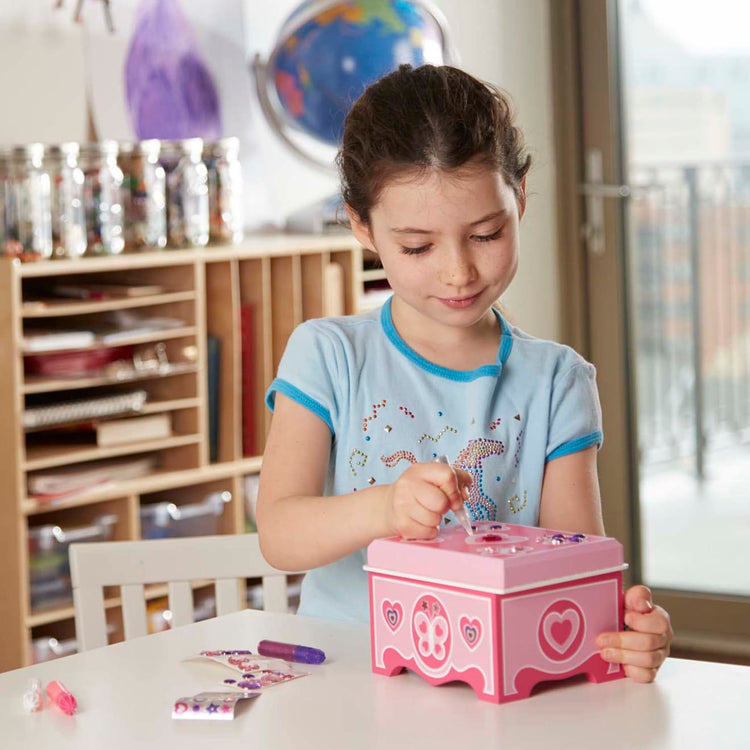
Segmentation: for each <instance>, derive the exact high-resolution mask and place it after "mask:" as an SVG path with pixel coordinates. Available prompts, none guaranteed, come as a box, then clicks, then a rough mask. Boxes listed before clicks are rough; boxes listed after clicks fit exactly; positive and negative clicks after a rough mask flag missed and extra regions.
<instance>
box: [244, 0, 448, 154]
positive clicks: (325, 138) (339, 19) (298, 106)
mask: <svg viewBox="0 0 750 750" xmlns="http://www.w3.org/2000/svg"><path fill="white" fill-rule="evenodd" d="M451 57H452V55H451V51H450V47H449V43H448V38H447V28H446V24H445V21H444V19H443V17H442V15H441V14H440V12H439V11H438V10H437V9H436V8H434V7H433V6H432V5H430V4H429V3H427V2H424V1H423V0H360V1H359V2H355V1H353V0H352V1H348V2H342V1H341V0H313V1H312V2H304V3H302V4H301V5H299V6H298V7H297V8H296V9H295V10H294V11H293V12H292V13H291V15H290V16H289V17H288V18H287V19H286V21H285V22H284V23H283V25H282V28H281V31H280V32H279V35H278V39H277V41H276V43H275V45H274V47H273V50H272V52H271V54H270V56H269V58H268V62H267V63H263V61H262V60H261V59H260V57H259V56H256V58H255V61H254V71H255V77H256V85H257V88H258V95H259V99H260V102H261V106H262V109H263V112H264V114H265V116H266V119H267V120H268V121H269V123H270V125H271V127H272V129H273V130H274V131H275V132H276V133H277V135H279V136H280V137H281V138H282V139H283V140H284V141H285V142H286V143H287V145H289V146H290V147H291V148H293V149H294V150H295V151H296V152H297V153H298V154H300V155H301V156H302V157H303V158H305V159H306V160H307V161H310V162H313V163H315V164H318V165H321V166H323V167H325V168H327V169H330V168H332V158H329V159H321V157H320V156H318V155H316V154H315V153H313V152H312V150H311V149H310V148H305V146H304V145H303V142H301V141H300V140H299V139H295V138H294V136H293V135H292V133H293V132H299V133H304V134H305V135H306V136H307V137H309V138H312V139H313V140H314V141H316V142H318V143H322V144H325V145H327V146H329V147H330V146H337V145H338V144H339V142H340V139H341V134H342V131H343V125H344V118H345V117H346V114H347V112H348V111H349V108H350V107H351V105H352V103H353V102H354V100H355V99H356V98H357V97H358V96H359V95H360V94H361V93H362V92H363V91H364V90H365V88H366V87H367V86H369V85H370V84H371V83H373V82H374V81H377V80H378V79H379V78H382V77H383V76H384V75H386V74H387V73H389V72H391V71H392V70H395V69H396V68H397V67H398V66H399V65H400V64H402V63H410V64H412V65H414V66H415V67H416V66H419V65H422V64H425V63H432V64H435V65H441V64H443V63H446V62H450V61H451Z"/></svg>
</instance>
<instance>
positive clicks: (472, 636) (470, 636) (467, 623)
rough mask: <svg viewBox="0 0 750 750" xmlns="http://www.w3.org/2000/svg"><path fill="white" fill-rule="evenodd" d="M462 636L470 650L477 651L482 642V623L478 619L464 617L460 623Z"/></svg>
mask: <svg viewBox="0 0 750 750" xmlns="http://www.w3.org/2000/svg"><path fill="white" fill-rule="evenodd" d="M458 625H459V628H460V630H461V635H462V636H463V638H464V641H466V645H467V646H468V647H469V648H470V649H475V648H476V647H477V646H478V645H479V641H480V640H482V623H481V621H480V620H478V619H477V618H475V617H474V618H472V617H466V616H464V617H462V618H461V619H460V620H459V622H458Z"/></svg>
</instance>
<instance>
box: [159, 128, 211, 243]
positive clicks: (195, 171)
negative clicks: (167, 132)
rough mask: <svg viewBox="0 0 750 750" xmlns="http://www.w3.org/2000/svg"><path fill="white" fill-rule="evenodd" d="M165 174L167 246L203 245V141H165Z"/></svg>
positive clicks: (205, 215)
mask: <svg viewBox="0 0 750 750" xmlns="http://www.w3.org/2000/svg"><path fill="white" fill-rule="evenodd" d="M162 164H163V165H164V169H165V171H166V173H167V243H168V245H169V246H170V247H205V245H207V244H208V238H209V221H208V171H207V169H206V165H205V163H204V162H203V140H202V139H201V138H188V139H186V140H183V141H177V142H169V143H167V144H165V147H164V150H163V154H162Z"/></svg>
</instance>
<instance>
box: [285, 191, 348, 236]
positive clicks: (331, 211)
mask: <svg viewBox="0 0 750 750" xmlns="http://www.w3.org/2000/svg"><path fill="white" fill-rule="evenodd" d="M350 230H351V224H350V222H349V215H348V214H347V213H346V209H345V208H344V201H343V200H342V199H341V196H340V195H339V194H336V195H331V196H329V197H328V198H323V199H322V200H319V201H316V202H315V203H312V204H310V205H309V206H305V207H304V208H301V209H299V210H298V211H295V212H294V213H291V214H290V215H289V217H288V218H287V220H286V231H287V232H294V233H300V234H334V233H337V232H349V231H350Z"/></svg>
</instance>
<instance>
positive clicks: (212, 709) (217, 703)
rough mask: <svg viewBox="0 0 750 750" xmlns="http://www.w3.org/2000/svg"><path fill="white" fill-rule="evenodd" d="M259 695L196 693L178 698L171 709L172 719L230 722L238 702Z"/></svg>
mask: <svg viewBox="0 0 750 750" xmlns="http://www.w3.org/2000/svg"><path fill="white" fill-rule="evenodd" d="M259 695H260V693H236V692H231V693H230V692H228V693H198V694H197V695H191V696H186V697H184V698H178V699H177V700H176V701H175V703H174V707H173V708H172V718H173V719H191V720H201V719H203V720H208V721H231V720H232V719H234V709H235V707H236V706H237V703H239V701H243V700H247V699H249V698H257V697H258V696H259Z"/></svg>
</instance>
